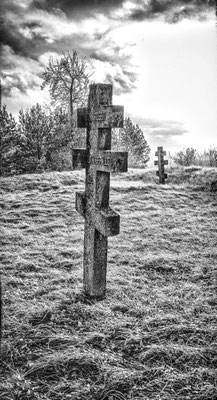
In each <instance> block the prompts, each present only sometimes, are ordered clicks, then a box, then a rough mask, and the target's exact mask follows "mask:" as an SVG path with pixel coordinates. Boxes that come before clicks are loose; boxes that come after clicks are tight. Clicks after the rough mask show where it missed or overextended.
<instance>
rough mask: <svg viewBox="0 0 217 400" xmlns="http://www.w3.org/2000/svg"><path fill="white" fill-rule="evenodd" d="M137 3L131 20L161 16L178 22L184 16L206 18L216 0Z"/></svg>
mask: <svg viewBox="0 0 217 400" xmlns="http://www.w3.org/2000/svg"><path fill="white" fill-rule="evenodd" d="M135 5H137V7H136V8H135V9H134V10H133V11H132V12H131V13H130V15H128V16H127V19H130V20H131V21H143V20H148V19H154V18H161V19H164V20H165V21H166V22H169V23H176V22H178V21H180V20H181V19H184V18H198V19H205V18H206V15H207V13H208V11H211V10H213V11H214V10H215V0H150V1H148V2H144V1H140V0H137V1H135Z"/></svg>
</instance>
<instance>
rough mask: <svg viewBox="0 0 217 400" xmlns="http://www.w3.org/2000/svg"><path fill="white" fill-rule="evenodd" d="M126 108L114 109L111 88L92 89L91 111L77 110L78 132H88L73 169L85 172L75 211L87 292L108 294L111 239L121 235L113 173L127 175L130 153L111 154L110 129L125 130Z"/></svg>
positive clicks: (95, 295) (76, 153)
mask: <svg viewBox="0 0 217 400" xmlns="http://www.w3.org/2000/svg"><path fill="white" fill-rule="evenodd" d="M123 117H124V108H123V107H122V106H113V105H112V85H108V84H93V85H90V89H89V96H88V107H87V108H79V109H78V110H77V126H78V128H86V129H87V138H86V149H74V150H73V154H72V157H73V168H74V169H80V168H85V169H86V177H85V192H77V193H76V200H75V201H76V203H75V207H76V210H77V211H78V212H79V213H80V214H81V215H82V216H83V217H84V218H85V228H84V260H83V266H84V292H85V293H86V294H87V295H89V296H91V297H102V296H104V294H105V290H106V269H107V250H108V237H109V236H115V235H118V234H119V229H120V228H119V227H120V216H119V214H117V213H116V212H115V211H113V210H112V209H111V208H110V207H109V188H110V173H111V172H126V171H127V153H126V152H112V151H111V128H115V127H117V128H121V127H123Z"/></svg>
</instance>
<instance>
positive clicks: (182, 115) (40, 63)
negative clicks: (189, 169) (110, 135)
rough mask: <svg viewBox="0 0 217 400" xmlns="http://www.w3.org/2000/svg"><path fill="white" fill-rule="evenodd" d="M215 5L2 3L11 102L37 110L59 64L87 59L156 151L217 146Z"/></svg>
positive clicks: (166, 1)
mask: <svg viewBox="0 0 217 400" xmlns="http://www.w3.org/2000/svg"><path fill="white" fill-rule="evenodd" d="M214 4H215V1H214V0H19V2H18V1H17V0H1V4H0V15H1V21H0V41H1V50H0V77H1V81H2V88H3V90H2V91H3V99H2V101H3V103H5V104H6V105H7V108H8V110H9V111H11V112H12V113H14V114H17V113H18V111H19V109H21V108H27V107H30V106H31V105H33V104H35V103H36V102H40V103H42V102H43V103H46V102H49V95H48V93H47V92H46V91H45V90H43V91H41V89H40V86H41V83H42V78H41V76H42V73H43V71H44V69H45V67H46V66H47V63H48V60H49V57H50V56H53V57H54V59H55V58H58V57H59V56H60V55H61V52H62V51H64V52H67V51H69V52H72V51H73V50H74V49H76V50H78V52H79V53H80V54H83V55H86V56H87V57H88V58H89V59H90V60H91V63H92V67H93V68H94V71H95V73H94V75H93V76H92V79H93V81H94V82H105V83H112V84H113V85H114V100H113V103H114V104H120V105H124V107H125V114H126V115H127V116H130V117H131V119H132V121H133V122H134V123H138V124H139V126H140V127H141V128H142V129H143V131H144V133H145V136H146V138H147V139H148V142H149V144H150V145H151V146H152V148H153V149H154V148H155V147H156V146H161V145H163V146H164V147H165V149H168V150H171V151H172V152H173V151H177V150H178V149H182V148H185V147H187V146H193V147H195V148H197V149H198V150H204V149H205V148H206V149H208V148H209V147H211V146H213V145H214V146H217V112H216V105H217V43H216V41H217V32H216V18H215V8H214Z"/></svg>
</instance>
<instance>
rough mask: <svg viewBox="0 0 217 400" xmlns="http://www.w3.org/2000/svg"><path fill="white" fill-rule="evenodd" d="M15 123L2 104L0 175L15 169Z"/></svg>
mask: <svg viewBox="0 0 217 400" xmlns="http://www.w3.org/2000/svg"><path fill="white" fill-rule="evenodd" d="M16 145H17V124H16V121H15V119H14V117H13V116H12V114H11V113H8V111H7V109H6V106H5V105H4V106H3V107H2V109H0V176H2V175H4V174H8V173H10V172H11V171H12V170H13V169H16V151H17V147H16Z"/></svg>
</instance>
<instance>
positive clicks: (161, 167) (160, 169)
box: [154, 147, 168, 184]
mask: <svg viewBox="0 0 217 400" xmlns="http://www.w3.org/2000/svg"><path fill="white" fill-rule="evenodd" d="M155 155H156V156H157V157H158V160H157V161H155V162H154V165H158V171H156V175H157V176H159V183H163V184H164V183H165V179H166V178H167V174H165V172H164V165H168V160H164V156H165V155H166V151H163V147H158V148H157V151H156V152H155Z"/></svg>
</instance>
